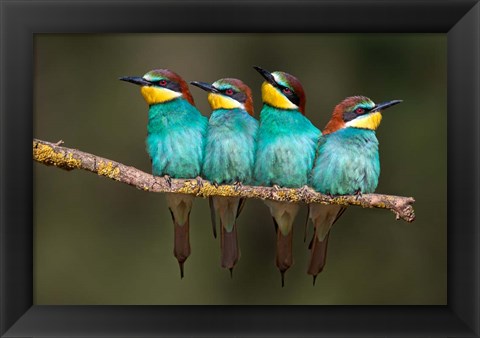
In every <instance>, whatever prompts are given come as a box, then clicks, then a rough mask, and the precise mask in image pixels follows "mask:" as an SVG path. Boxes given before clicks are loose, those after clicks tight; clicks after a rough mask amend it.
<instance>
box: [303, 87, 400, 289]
mask: <svg viewBox="0 0 480 338" xmlns="http://www.w3.org/2000/svg"><path fill="white" fill-rule="evenodd" d="M400 102H402V101H401V100H393V101H388V102H384V103H379V104H375V103H374V102H373V101H372V100H370V99H369V98H368V97H365V96H352V97H347V98H346V99H345V100H343V101H342V102H341V103H339V104H338V105H337V106H336V107H335V109H334V110H333V114H332V118H331V119H330V121H329V122H328V123H327V125H326V127H325V129H324V130H323V133H322V136H321V137H320V139H319V142H318V149H317V157H316V159H315V165H314V168H313V170H312V175H311V182H310V185H311V186H312V187H313V188H314V189H315V190H316V191H319V192H321V193H323V194H328V195H332V196H334V195H352V194H357V195H360V194H368V193H373V192H374V191H375V189H376V188H377V184H378V177H379V175H380V160H379V154H378V140H377V137H376V136H375V130H376V129H377V128H378V126H379V125H380V122H381V120H382V110H383V109H386V108H388V107H391V106H393V105H396V104H398V103H400ZM309 209H310V210H309V218H310V219H311V220H312V222H313V225H314V229H315V230H314V235H313V239H312V242H311V244H310V250H311V256H310V263H309V267H308V274H310V275H312V276H313V283H314V284H315V279H316V276H317V275H318V274H319V273H320V272H321V271H322V270H323V268H324V266H325V261H326V255H327V244H328V237H329V233H330V228H331V227H332V225H333V224H334V223H335V222H336V221H337V220H338V218H339V217H340V216H341V215H342V214H343V212H344V211H345V209H346V207H345V206H342V205H334V204H331V205H322V204H310V205H309Z"/></svg>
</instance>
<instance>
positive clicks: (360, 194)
mask: <svg viewBox="0 0 480 338" xmlns="http://www.w3.org/2000/svg"><path fill="white" fill-rule="evenodd" d="M354 195H355V200H358V199H359V198H360V197H362V191H361V190H360V189H358V190H357V191H355V194H354Z"/></svg>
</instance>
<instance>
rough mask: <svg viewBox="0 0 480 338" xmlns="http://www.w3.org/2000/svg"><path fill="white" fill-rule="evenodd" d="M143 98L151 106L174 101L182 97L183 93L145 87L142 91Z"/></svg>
mask: <svg viewBox="0 0 480 338" xmlns="http://www.w3.org/2000/svg"><path fill="white" fill-rule="evenodd" d="M140 91H141V93H142V96H143V98H144V99H145V101H147V103H148V104H149V105H152V104H156V103H162V102H166V101H170V100H173V99H174V98H176V97H179V96H181V95H182V93H179V92H176V91H173V90H170V89H167V88H158V87H152V86H143V87H141V89H140Z"/></svg>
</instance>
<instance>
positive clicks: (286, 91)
mask: <svg viewBox="0 0 480 338" xmlns="http://www.w3.org/2000/svg"><path fill="white" fill-rule="evenodd" d="M283 92H284V93H285V94H290V93H291V92H292V91H291V90H290V88H287V87H285V88H283Z"/></svg>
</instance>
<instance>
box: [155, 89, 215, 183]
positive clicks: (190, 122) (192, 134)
mask: <svg viewBox="0 0 480 338" xmlns="http://www.w3.org/2000/svg"><path fill="white" fill-rule="evenodd" d="M147 129H148V136H147V140H146V144H147V152H148V154H149V155H150V158H151V160H152V173H153V174H154V175H157V176H163V175H170V176H171V177H174V178H193V177H196V176H198V175H200V171H201V166H202V161H203V152H204V138H205V135H206V129H207V118H206V117H204V116H202V115H201V114H200V112H199V111H198V110H197V108H195V107H194V106H192V105H191V104H190V103H189V102H188V101H186V100H184V99H182V98H180V99H175V100H172V101H169V102H166V103H162V104H156V105H152V106H150V110H149V115H148V126H147Z"/></svg>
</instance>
